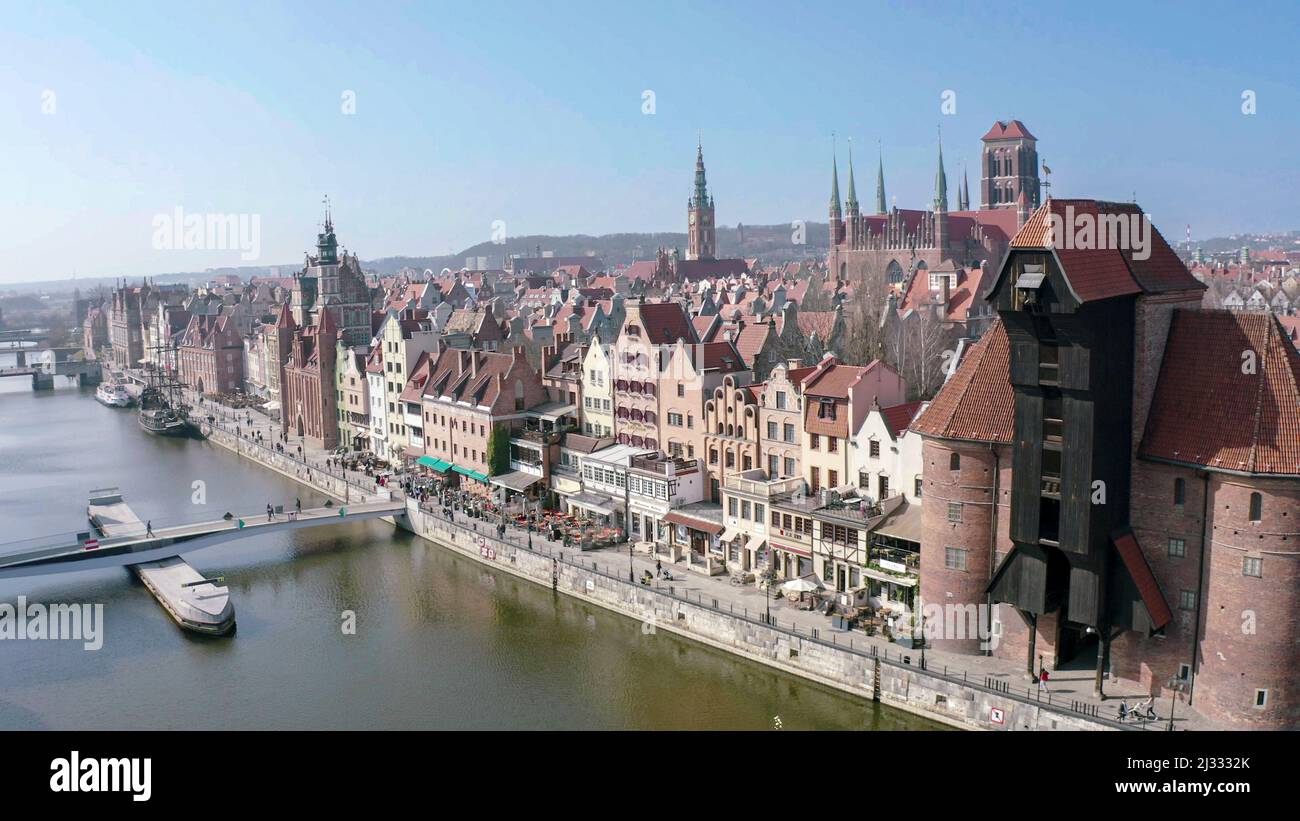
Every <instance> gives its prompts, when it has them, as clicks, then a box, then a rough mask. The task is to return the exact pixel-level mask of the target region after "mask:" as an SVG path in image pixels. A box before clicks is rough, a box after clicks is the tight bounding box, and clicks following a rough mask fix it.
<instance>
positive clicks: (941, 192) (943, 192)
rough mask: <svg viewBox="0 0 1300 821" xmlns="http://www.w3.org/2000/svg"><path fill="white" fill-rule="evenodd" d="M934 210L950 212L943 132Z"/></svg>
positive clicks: (940, 134) (935, 181) (940, 141)
mask: <svg viewBox="0 0 1300 821" xmlns="http://www.w3.org/2000/svg"><path fill="white" fill-rule="evenodd" d="M934 208H935V210H936V211H947V210H948V176H947V175H946V174H944V172H943V132H942V131H940V133H939V172H938V173H937V174H935V177H934Z"/></svg>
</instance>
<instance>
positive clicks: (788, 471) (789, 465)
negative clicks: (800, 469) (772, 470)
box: [784, 456, 795, 476]
mask: <svg viewBox="0 0 1300 821" xmlns="http://www.w3.org/2000/svg"><path fill="white" fill-rule="evenodd" d="M794 473H795V471H794V458H793V457H790V456H787V457H785V474H784V475H786V476H793V475H794Z"/></svg>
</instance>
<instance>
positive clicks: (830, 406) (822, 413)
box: [817, 399, 835, 419]
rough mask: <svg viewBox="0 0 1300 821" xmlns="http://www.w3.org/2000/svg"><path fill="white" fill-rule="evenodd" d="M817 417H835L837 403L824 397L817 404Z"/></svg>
mask: <svg viewBox="0 0 1300 821" xmlns="http://www.w3.org/2000/svg"><path fill="white" fill-rule="evenodd" d="M817 418H818V419H834V418H835V403H834V402H832V401H831V400H829V399H823V400H822V401H821V402H819V403H818V404H817Z"/></svg>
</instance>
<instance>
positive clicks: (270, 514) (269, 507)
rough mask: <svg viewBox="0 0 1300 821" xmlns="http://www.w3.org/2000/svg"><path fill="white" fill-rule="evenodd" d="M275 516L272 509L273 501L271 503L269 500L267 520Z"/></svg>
mask: <svg viewBox="0 0 1300 821" xmlns="http://www.w3.org/2000/svg"><path fill="white" fill-rule="evenodd" d="M273 516H274V512H273V511H272V509H271V503H270V502H267V503H266V520H267V521H268V522H269V521H271V520H272V518H273Z"/></svg>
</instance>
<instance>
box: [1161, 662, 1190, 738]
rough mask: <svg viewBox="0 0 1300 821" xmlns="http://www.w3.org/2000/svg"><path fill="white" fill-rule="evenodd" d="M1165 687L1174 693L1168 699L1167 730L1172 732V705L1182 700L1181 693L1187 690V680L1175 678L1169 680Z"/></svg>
mask: <svg viewBox="0 0 1300 821" xmlns="http://www.w3.org/2000/svg"><path fill="white" fill-rule="evenodd" d="M1165 686H1166V687H1168V688H1169V689H1170V690H1173V691H1174V694H1173V695H1172V696H1170V697H1169V730H1170V731H1172V730H1173V729H1174V705H1175V704H1177V703H1178V699H1180V698H1182V696H1183V691H1184V690H1185V689H1186V688H1187V679H1184V678H1178V677H1177V676H1175V677H1173V678H1171V679H1169V681H1167V682H1166V683H1165Z"/></svg>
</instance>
